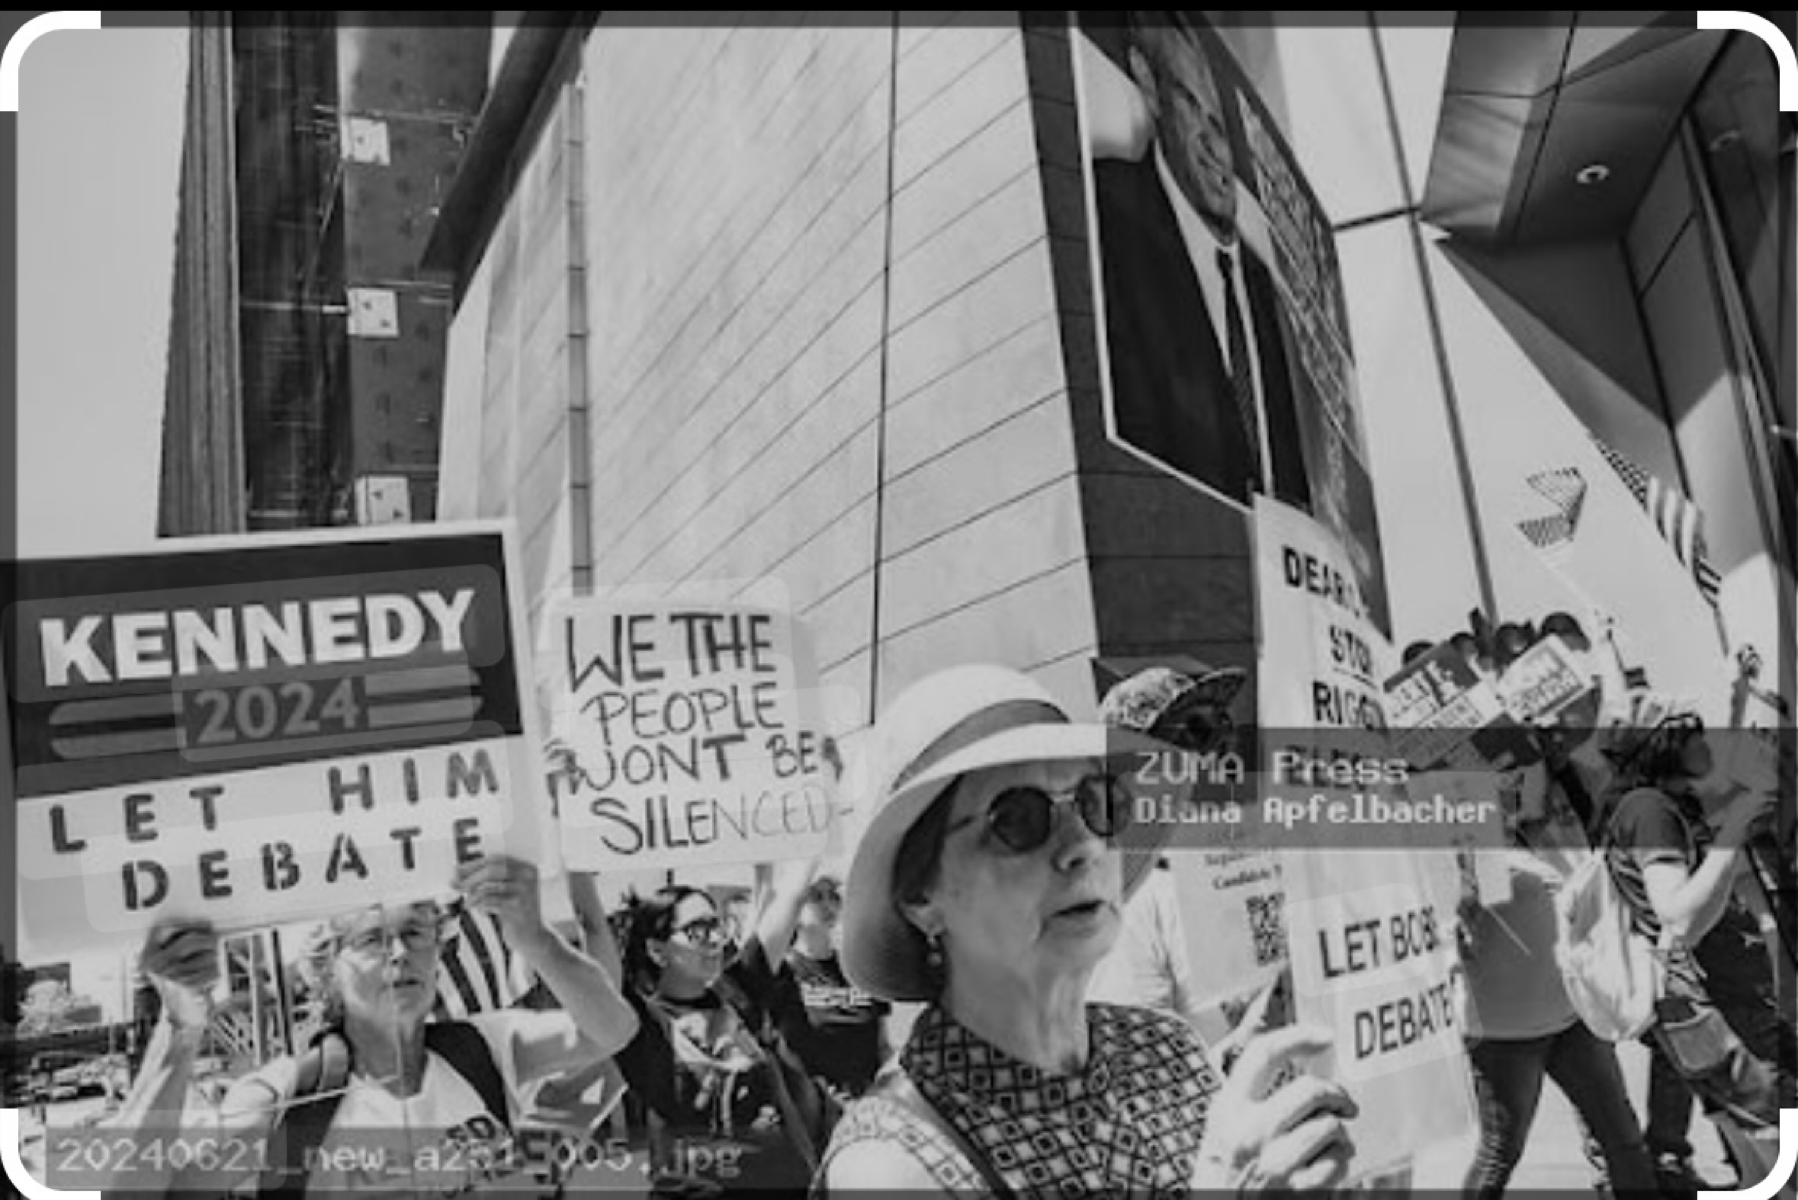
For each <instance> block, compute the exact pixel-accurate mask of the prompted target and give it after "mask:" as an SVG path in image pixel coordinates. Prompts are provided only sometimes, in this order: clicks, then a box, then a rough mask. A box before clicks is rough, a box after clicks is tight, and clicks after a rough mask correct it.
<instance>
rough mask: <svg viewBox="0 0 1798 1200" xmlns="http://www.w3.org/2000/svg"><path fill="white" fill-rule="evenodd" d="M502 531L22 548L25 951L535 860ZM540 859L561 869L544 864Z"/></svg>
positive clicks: (447, 879)
mask: <svg viewBox="0 0 1798 1200" xmlns="http://www.w3.org/2000/svg"><path fill="white" fill-rule="evenodd" d="M516 579H517V573H516V571H515V570H514V569H512V567H511V565H510V563H509V551H508V547H507V543H506V539H505V537H504V534H503V532H502V530H501V529H499V528H498V527H492V526H487V527H483V526H461V527H455V526H445V527H438V528H434V529H428V530H405V531H403V532H402V531H397V530H395V531H384V532H383V534H382V536H380V537H378V538H371V537H369V536H367V534H366V533H363V532H361V531H357V532H356V533H337V532H332V533H316V534H305V535H291V536H280V535H272V534H259V535H256V536H255V537H239V538H219V539H206V540H203V541H202V540H197V539H196V540H192V541H183V542H180V543H170V548H169V549H167V550H164V551H161V552H158V553H155V554H140V555H125V556H116V557H107V558H81V559H45V560H35V561H28V562H23V563H20V564H19V566H18V571H17V575H16V583H17V591H16V597H15V602H14V603H13V604H11V605H10V606H9V607H8V608H7V610H6V612H5V614H4V621H3V632H4V638H5V643H4V645H5V661H6V677H5V678H6V699H7V714H6V717H7V723H8V728H9V733H10V736H11V747H12V755H13V762H12V767H13V770H14V782H15V784H16V787H17V795H18V805H17V815H16V822H17V831H18V848H19V902H20V903H19V907H20V924H21V940H22V942H23V943H24V957H25V958H26V959H27V960H29V959H30V958H31V957H32V956H33V955H35V954H44V953H48V952H49V950H51V949H52V948H53V949H54V950H55V951H56V952H58V953H59V954H63V953H67V952H68V951H70V950H74V949H85V948H92V947H96V946H103V945H107V944H109V943H112V944H116V943H117V941H118V940H120V939H122V938H124V937H126V936H128V935H131V934H134V933H140V932H142V931H143V930H144V929H146V928H148V927H149V926H150V925H151V924H152V923H153V922H155V921H156V920H157V919H158V918H160V917H163V916H164V915H169V914H179V915H182V916H189V917H203V918H206V919H209V920H211V921H213V922H214V923H215V924H216V925H218V926H220V927H229V926H231V925H241V924H247V923H263V924H266V923H270V922H278V921H288V920H294V919H298V918H305V917H311V916H317V915H321V914H324V913H328V912H331V911H336V910H342V909H344V908H346V907H352V906H355V905H359V904H366V903H368V901H369V900H370V899H371V898H380V899H383V900H403V899H409V898H410V899H417V898H423V897H426V896H431V895H441V894H444V893H446V892H448V890H449V888H450V884H451V880H452V877H453V874H454V871H455V867H456V865H457V864H458V863H459V862H462V861H466V860H469V859H472V858H474V857H476V856H478V855H480V854H481V853H483V852H494V851H499V850H502V849H504V850H509V851H510V852H512V853H516V854H520V855H522V856H527V857H530V858H531V859H533V860H534V861H538V862H540V863H545V862H548V861H550V856H549V855H548V854H547V847H546V846H545V843H544V841H543V838H544V836H545V834H546V832H547V829H548V826H547V821H546V820H545V819H543V818H544V816H545V815H546V814H544V813H542V812H541V811H540V806H541V805H542V803H543V801H542V796H543V788H542V787H541V785H540V782H539V781H540V778H541V776H540V772H539V770H538V768H537V767H536V765H535V764H536V761H537V757H536V745H535V739H534V737H533V736H532V735H531V733H530V731H528V730H527V727H526V719H525V718H526V714H525V712H524V709H523V707H522V706H521V705H520V703H519V696H520V694H521V693H520V684H519V681H520V674H521V662H520V654H519V641H518V630H519V629H520V628H521V624H520V617H519V609H518V607H517V597H516V593H515V587H516V583H515V581H516ZM545 873H546V874H550V873H553V871H550V870H546V872H545Z"/></svg>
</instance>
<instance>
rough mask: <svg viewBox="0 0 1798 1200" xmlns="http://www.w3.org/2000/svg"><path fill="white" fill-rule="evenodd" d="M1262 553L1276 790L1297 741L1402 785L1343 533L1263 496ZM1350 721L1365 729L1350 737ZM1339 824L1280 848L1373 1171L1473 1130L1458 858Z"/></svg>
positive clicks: (1384, 660)
mask: <svg viewBox="0 0 1798 1200" xmlns="http://www.w3.org/2000/svg"><path fill="white" fill-rule="evenodd" d="M1255 555H1256V564H1257V580H1256V582H1257V587H1256V600H1257V606H1258V612H1259V614H1260V630H1259V640H1260V644H1261V652H1260V664H1261V672H1260V678H1259V695H1260V700H1261V713H1260V718H1261V727H1262V732H1263V758H1264V760H1265V763H1266V767H1265V770H1264V774H1263V777H1262V790H1263V794H1264V797H1265V796H1268V795H1273V794H1275V793H1280V792H1282V789H1285V788H1286V787H1287V785H1288V784H1289V783H1293V782H1295V780H1292V779H1289V778H1288V775H1289V774H1290V771H1289V770H1286V769H1279V764H1280V763H1282V762H1283V761H1284V762H1290V761H1291V755H1292V753H1293V752H1294V751H1296V752H1298V753H1300V754H1304V753H1305V752H1307V751H1309V752H1310V753H1312V754H1313V755H1314V756H1316V757H1318V758H1321V757H1323V756H1325V755H1326V754H1327V755H1329V756H1330V757H1331V758H1332V759H1339V758H1340V757H1341V756H1342V755H1343V754H1344V752H1345V748H1347V750H1348V751H1350V752H1352V753H1351V756H1355V757H1359V758H1360V759H1361V760H1362V761H1360V762H1359V763H1357V764H1355V765H1356V767H1357V768H1358V769H1359V768H1362V767H1370V766H1383V767H1384V768H1386V770H1385V771H1384V772H1383V778H1384V779H1385V780H1386V781H1387V782H1386V783H1385V784H1384V785H1383V790H1384V791H1385V793H1386V794H1387V795H1389V796H1390V797H1391V798H1392V799H1394V800H1397V799H1399V798H1402V797H1403V796H1404V795H1405V791H1406V786H1407V775H1406V772H1405V771H1404V770H1403V766H1404V764H1403V763H1399V764H1398V766H1399V768H1400V769H1399V770H1397V771H1396V773H1395V772H1392V771H1391V770H1390V768H1391V767H1392V758H1393V757H1394V756H1393V755H1392V747H1391V745H1390V742H1389V739H1388V737H1387V735H1386V732H1385V731H1386V729H1387V727H1388V715H1387V712H1386V709H1385V696H1384V693H1383V689H1382V688H1381V686H1380V682H1379V681H1381V680H1384V679H1387V678H1389V677H1390V676H1391V674H1392V671H1391V665H1392V662H1393V659H1394V656H1393V654H1392V649H1391V646H1390V644H1389V643H1388V642H1387V640H1386V639H1385V638H1384V637H1383V636H1382V635H1381V634H1380V632H1379V630H1378V629H1377V628H1375V627H1374V625H1373V624H1372V622H1371V620H1370V619H1369V614H1368V612H1367V610H1366V607H1365V605H1364V604H1363V603H1362V601H1361V597H1360V595H1359V593H1358V591H1357V589H1356V587H1355V584H1354V578H1355V577H1354V575H1353V573H1352V572H1351V571H1350V570H1349V569H1348V564H1347V562H1346V561H1345V556H1344V555H1343V552H1342V550H1341V548H1340V546H1339V545H1338V543H1337V540H1336V538H1335V536H1334V535H1333V534H1332V533H1331V532H1330V531H1329V530H1328V529H1326V528H1325V527H1323V526H1322V525H1320V524H1319V523H1318V522H1316V521H1314V520H1312V519H1311V518H1309V517H1307V516H1305V515H1304V514H1303V513H1300V512H1298V511H1296V510H1294V509H1291V508H1289V507H1287V506H1285V505H1281V504H1278V503H1275V502H1272V501H1269V500H1267V499H1266V498H1265V497H1258V498H1257V501H1256V508H1255ZM1343 730H1359V731H1360V732H1359V734H1358V735H1357V736H1356V737H1354V738H1353V739H1346V740H1345V738H1344V737H1343V735H1342V733H1341V732H1340V731H1343ZM1333 732H1334V736H1332V733H1333ZM1282 752H1284V757H1283V756H1282ZM1324 765H1325V764H1321V763H1314V764H1313V766H1314V768H1320V767H1322V766H1324ZM1336 765H1337V763H1336V762H1331V763H1330V764H1328V766H1330V767H1332V768H1334V767H1335V766H1336ZM1348 777H1351V776H1349V775H1345V774H1342V773H1338V772H1337V771H1335V770H1327V771H1321V772H1320V771H1318V770H1316V769H1314V770H1313V771H1312V772H1311V774H1310V777H1309V778H1308V779H1306V780H1303V781H1296V782H1304V783H1305V784H1306V787H1305V788H1304V789H1303V790H1311V789H1312V787H1315V788H1316V790H1318V791H1320V792H1324V793H1328V791H1329V787H1330V784H1331V783H1333V782H1334V780H1335V779H1338V778H1348ZM1352 777H1355V778H1361V777H1363V776H1361V775H1360V774H1359V773H1358V771H1357V773H1355V774H1354V775H1353V776H1352ZM1320 807H1321V808H1327V807H1328V806H1327V805H1326V806H1320ZM1334 836H1336V835H1333V834H1331V832H1330V831H1329V830H1328V829H1327V828H1319V829H1318V830H1317V831H1316V836H1315V837H1314V838H1313V842H1312V844H1313V845H1315V846H1316V849H1290V850H1281V851H1279V852H1278V855H1277V857H1278V859H1279V863H1280V877H1281V880H1282V883H1283V885H1284V888H1285V893H1286V906H1285V911H1286V929H1287V939H1288V941H1287V944H1288V947H1289V954H1290V960H1291V969H1292V976H1293V998H1294V1004H1295V1007H1296V1010H1297V1011H1296V1015H1297V1018H1298V1019H1299V1020H1301V1021H1315V1022H1317V1023H1319V1024H1322V1025H1324V1026H1326V1027H1328V1028H1330V1029H1331V1030H1332V1031H1333V1033H1334V1034H1335V1047H1334V1050H1333V1051H1332V1052H1331V1054H1330V1055H1329V1056H1327V1057H1326V1059H1325V1060H1324V1061H1323V1062H1320V1063H1318V1064H1316V1069H1317V1071H1318V1072H1319V1073H1320V1074H1323V1075H1325V1076H1327V1077H1331V1078H1335V1079H1337V1080H1339V1081H1340V1082H1342V1083H1343V1084H1344V1085H1345V1086H1347V1087H1348V1088H1349V1089H1350V1091H1351V1092H1352V1093H1353V1094H1354V1096H1355V1100H1356V1103H1357V1104H1358V1105H1359V1107H1360V1115H1359V1116H1358V1117H1357V1118H1356V1119H1355V1120H1354V1121H1353V1122H1351V1123H1350V1134H1351V1136H1352V1137H1353V1138H1354V1140H1355V1145H1356V1148H1357V1155H1356V1170H1357V1175H1358V1176H1361V1177H1365V1176H1366V1175H1367V1174H1369V1173H1373V1172H1380V1171H1386V1170H1390V1169H1393V1168H1396V1167H1400V1166H1402V1165H1403V1164H1404V1163H1405V1162H1406V1161H1408V1160H1409V1158H1410V1156H1411V1155H1412V1154H1413V1153H1415V1152H1416V1151H1418V1150H1420V1149H1422V1148H1423V1147H1425V1146H1427V1145H1429V1144H1431V1143H1434V1142H1438V1141H1441V1140H1443V1139H1447V1138H1452V1137H1458V1136H1463V1135H1465V1134H1466V1133H1467V1132H1468V1131H1469V1130H1470V1129H1471V1127H1472V1120H1473V1110H1472V1085H1471V1082H1470V1076H1469V1074H1468V1069H1467V1063H1466V1056H1465V1052H1464V1050H1463V1049H1462V1045H1461V1038H1460V1031H1459V1030H1458V1028H1456V1026H1455V1021H1456V1020H1457V1018H1458V1015H1459V1013H1458V1008H1457V1005H1458V1003H1459V1000H1458V994H1457V992H1456V988H1457V987H1458V981H1457V979H1456V976H1457V974H1458V971H1459V968H1458V965H1457V962H1456V957H1455V920H1456V918H1455V903H1456V900H1457V899H1458V896H1459V891H1460V870H1459V868H1458V865H1457V862H1456V857H1455V854H1454V852H1453V851H1452V850H1450V849H1448V848H1446V843H1443V842H1435V843H1428V842H1425V841H1423V840H1421V839H1422V838H1423V837H1425V836H1427V835H1424V834H1423V833H1421V831H1415V830H1413V829H1412V827H1407V826H1402V825H1398V826H1394V827H1392V828H1391V829H1389V830H1388V831H1387V832H1386V834H1385V844H1386V845H1388V846H1390V847H1391V848H1390V849H1366V848H1357V849H1353V850H1349V849H1345V848H1341V847H1339V846H1337V845H1335V844H1334V843H1333V841H1332V838H1333V837H1334ZM1413 839H1416V840H1415V844H1412V845H1406V843H1407V841H1408V840H1413Z"/></svg>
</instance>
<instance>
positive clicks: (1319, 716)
mask: <svg viewBox="0 0 1798 1200" xmlns="http://www.w3.org/2000/svg"><path fill="white" fill-rule="evenodd" d="M1255 560H1256V579H1255V584H1256V586H1255V599H1256V605H1257V611H1258V612H1259V614H1260V619H1261V628H1260V643H1261V651H1260V662H1261V671H1260V676H1259V680H1258V695H1259V698H1260V707H1261V712H1260V717H1261V725H1262V727H1263V728H1264V729H1279V730H1281V731H1283V732H1285V731H1292V730H1304V729H1368V730H1382V729H1385V728H1386V727H1387V720H1386V712H1385V704H1384V697H1383V695H1382V692H1381V688H1380V681H1381V680H1383V679H1385V678H1387V677H1388V676H1389V675H1390V674H1391V666H1392V660H1393V653H1392V646H1391V643H1390V642H1388V641H1387V640H1386V637H1385V635H1384V634H1382V633H1381V632H1380V631H1379V629H1378V628H1377V627H1376V626H1375V625H1374V623H1373V620H1372V617H1371V614H1370V613H1369V611H1368V608H1367V605H1366V604H1365V602H1364V601H1363V599H1362V596H1361V591H1360V588H1359V586H1358V585H1357V583H1356V575H1355V571H1354V569H1353V567H1352V566H1351V564H1350V563H1349V561H1348V556H1347V555H1346V554H1345V553H1344V552H1343V550H1342V547H1341V544H1340V543H1339V542H1338V540H1337V539H1336V536H1335V535H1334V534H1333V533H1331V532H1330V531H1329V530H1327V529H1325V528H1324V527H1323V526H1322V525H1320V524H1318V522H1316V521H1314V520H1312V519H1311V518H1310V517H1308V516H1306V515H1305V514H1304V513H1302V512H1300V511H1298V510H1297V509H1295V508H1291V507H1289V506H1287V505H1285V504H1281V503H1279V502H1277V501H1273V500H1269V499H1268V498H1267V497H1265V496H1257V497H1256V498H1255Z"/></svg>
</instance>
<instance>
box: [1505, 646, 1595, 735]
mask: <svg viewBox="0 0 1798 1200" xmlns="http://www.w3.org/2000/svg"><path fill="white" fill-rule="evenodd" d="M1496 690H1497V692H1498V697H1499V699H1500V700H1502V701H1503V702H1504V706H1505V708H1506V710H1507V711H1509V712H1510V714H1511V715H1512V716H1513V717H1515V718H1516V719H1517V720H1519V721H1525V722H1534V721H1545V720H1547V719H1548V718H1550V717H1553V716H1555V715H1556V714H1557V713H1559V712H1560V711H1561V710H1562V709H1564V708H1566V707H1567V706H1568V705H1569V704H1572V703H1573V702H1574V701H1575V700H1578V699H1579V698H1580V697H1581V696H1584V695H1585V694H1586V693H1587V692H1589V691H1591V690H1592V680H1591V679H1590V678H1589V677H1587V676H1586V675H1585V674H1583V673H1582V672H1581V671H1580V668H1579V666H1578V665H1577V664H1576V663H1575V662H1574V660H1573V654H1572V652H1571V651H1569V650H1568V649H1567V645H1566V643H1565V642H1563V641H1561V639H1560V638H1559V637H1558V636H1556V635H1554V634H1550V635H1548V636H1547V637H1545V638H1543V639H1541V640H1540V641H1538V642H1537V643H1536V644H1535V645H1533V646H1531V647H1530V648H1529V649H1528V650H1527V651H1525V652H1524V653H1523V654H1522V655H1521V656H1520V657H1519V658H1517V659H1516V661H1514V662H1512V663H1511V665H1510V666H1508V667H1506V668H1505V669H1504V672H1503V674H1501V675H1500V676H1499V677H1498V682H1497V684H1496Z"/></svg>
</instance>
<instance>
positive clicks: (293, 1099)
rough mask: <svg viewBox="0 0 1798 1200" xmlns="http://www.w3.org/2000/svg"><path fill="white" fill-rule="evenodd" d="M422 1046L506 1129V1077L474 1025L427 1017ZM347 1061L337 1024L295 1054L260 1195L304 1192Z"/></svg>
mask: <svg viewBox="0 0 1798 1200" xmlns="http://www.w3.org/2000/svg"><path fill="white" fill-rule="evenodd" d="M425 1049H426V1050H428V1051H434V1052H436V1053H437V1054H438V1055H439V1056H440V1057H441V1058H442V1059H443V1060H444V1061H445V1062H446V1063H448V1064H449V1065H450V1067H451V1068H453V1069H454V1070H455V1072H456V1074H458V1075H460V1076H462V1078H464V1079H466V1080H467V1081H468V1082H469V1085H470V1086H471V1087H473V1088H474V1090H475V1093H476V1094H477V1095H479V1096H480V1098H481V1103H482V1104H483V1105H485V1106H486V1108H487V1111H488V1112H489V1113H491V1114H492V1115H493V1117H494V1119H495V1120H497V1121H498V1122H499V1123H500V1124H501V1125H502V1126H504V1127H505V1128H506V1129H507V1130H510V1129H511V1128H512V1120H511V1118H510V1116H509V1115H508V1110H507V1105H506V1081H505V1079H504V1078H503V1077H502V1076H501V1075H500V1072H499V1064H497V1063H496V1062H494V1061H493V1049H492V1047H490V1046H488V1045H487V1039H486V1038H485V1037H483V1036H481V1031H480V1030H479V1029H477V1028H475V1027H474V1026H473V1025H471V1024H469V1023H468V1022H467V1021H437V1022H432V1023H430V1024H428V1025H426V1026H425ZM350 1065H351V1064H350V1043H349V1041H348V1040H347V1039H346V1038H345V1037H344V1036H343V1033H342V1031H341V1030H336V1029H330V1030H326V1031H325V1032H324V1033H322V1034H320V1035H319V1036H318V1038H317V1039H316V1040H314V1041H313V1043H312V1046H311V1047H310V1048H309V1049H308V1050H307V1051H306V1052H305V1053H304V1054H302V1055H300V1058H299V1062H298V1064H297V1066H296V1067H295V1071H294V1081H293V1094H292V1095H291V1096H290V1097H289V1099H288V1103H287V1106H286V1108H285V1109H283V1110H282V1111H281V1112H279V1113H278V1114H277V1115H276V1117H275V1125H274V1127H273V1128H272V1129H270V1131H269V1147H270V1148H269V1164H270V1165H269V1167H268V1169H267V1170H266V1171H264V1172H263V1173H262V1177H261V1178H260V1179H259V1180H258V1181H257V1185H256V1194H257V1195H258V1196H259V1197H265V1198H272V1200H302V1197H304V1196H305V1194H306V1176H307V1173H308V1172H307V1160H308V1159H309V1158H311V1157H312V1156H313V1154H314V1152H315V1151H317V1149H318V1148H319V1147H320V1146H321V1145H323V1144H324V1140H325V1134H326V1133H327V1132H328V1131H329V1130H330V1128H331V1121H332V1118H334V1117H336V1115H337V1106H338V1104H339V1103H340V1102H342V1100H343V1093H344V1089H345V1088H346V1087H347V1086H348V1085H349V1081H350Z"/></svg>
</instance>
